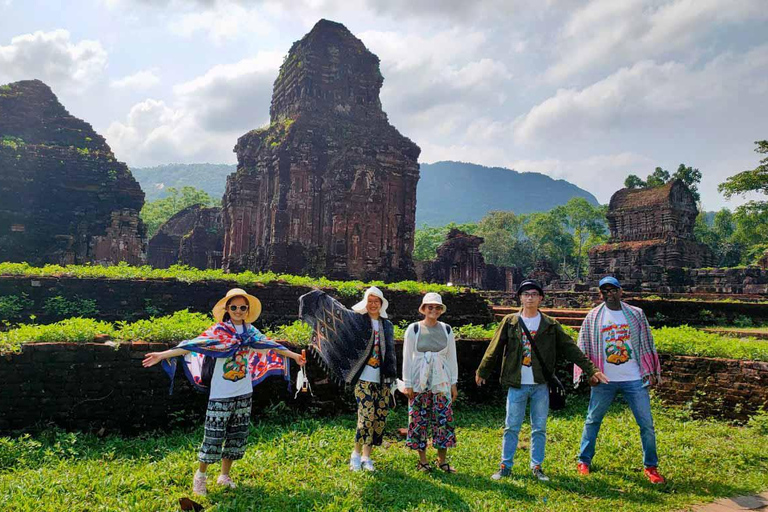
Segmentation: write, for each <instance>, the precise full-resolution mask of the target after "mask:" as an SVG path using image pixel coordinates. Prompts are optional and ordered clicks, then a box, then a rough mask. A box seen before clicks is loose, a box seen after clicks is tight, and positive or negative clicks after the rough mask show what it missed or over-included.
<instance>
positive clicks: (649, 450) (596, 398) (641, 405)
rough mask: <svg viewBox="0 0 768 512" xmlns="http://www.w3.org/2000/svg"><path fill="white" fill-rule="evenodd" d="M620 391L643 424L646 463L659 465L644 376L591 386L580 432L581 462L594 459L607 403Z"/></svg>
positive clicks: (636, 418) (644, 462)
mask: <svg viewBox="0 0 768 512" xmlns="http://www.w3.org/2000/svg"><path fill="white" fill-rule="evenodd" d="M617 391H621V394H622V395H623V396H624V399H625V400H626V401H627V403H628V404H629V408H630V409H632V414H634V415H635V421H636V422H637V425H638V426H639V427H640V441H641V442H642V445H643V464H644V465H645V467H647V468H648V467H656V466H657V465H658V464H659V457H658V454H657V453H656V431H655V430H654V429H653V416H651V397H650V395H649V394H648V388H647V387H644V386H643V381H641V380H630V381H626V382H609V383H608V384H598V385H597V386H595V387H593V388H592V393H591V395H590V398H589V409H588V410H587V421H586V422H585V423H584V432H582V434H581V448H580V451H579V462H583V463H584V464H586V465H590V464H591V463H592V457H594V456H595V443H596V442H597V433H598V432H599V431H600V423H602V421H603V417H604V416H605V413H606V412H607V411H608V407H610V405H611V403H613V399H614V398H615V397H616V392H617Z"/></svg>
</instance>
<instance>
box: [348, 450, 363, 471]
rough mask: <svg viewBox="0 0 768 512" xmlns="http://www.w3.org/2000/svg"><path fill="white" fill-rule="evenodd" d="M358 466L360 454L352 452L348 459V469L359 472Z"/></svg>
mask: <svg viewBox="0 0 768 512" xmlns="http://www.w3.org/2000/svg"><path fill="white" fill-rule="evenodd" d="M360 465H361V461H360V454H359V453H357V452H355V451H353V452H352V455H350V457H349V469H351V470H352V471H360Z"/></svg>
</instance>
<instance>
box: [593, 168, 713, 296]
mask: <svg viewBox="0 0 768 512" xmlns="http://www.w3.org/2000/svg"><path fill="white" fill-rule="evenodd" d="M697 214H698V209H697V208H696V202H695V200H694V198H693V195H692V194H691V191H690V190H689V189H688V187H686V186H685V184H684V183H683V182H681V181H680V180H672V181H670V182H669V183H667V184H666V185H663V186H661V187H655V188H647V189H626V188H625V189H621V190H619V191H618V192H616V193H615V194H614V195H613V196H612V197H611V201H610V204H609V210H608V213H607V218H608V225H609V228H610V231H611V237H610V239H609V240H608V243H606V244H604V245H600V246H597V247H593V248H592V249H590V251H589V278H588V279H589V281H590V282H592V283H593V284H596V283H597V281H598V280H599V279H600V278H601V277H603V276H605V275H608V274H611V275H614V276H616V277H617V278H619V279H620V280H621V281H622V283H623V284H626V286H627V288H628V289H633V290H639V289H643V290H651V289H654V288H655V287H658V286H669V285H670V284H673V283H670V282H665V281H664V277H665V276H664V271H665V270H667V269H681V268H701V267H706V266H707V265H710V264H711V263H712V262H713V261H714V257H713V255H712V253H711V251H710V250H709V249H708V248H707V247H706V246H705V245H703V244H700V243H698V242H696V241H695V240H694V236H693V225H694V222H695V220H696V215H697Z"/></svg>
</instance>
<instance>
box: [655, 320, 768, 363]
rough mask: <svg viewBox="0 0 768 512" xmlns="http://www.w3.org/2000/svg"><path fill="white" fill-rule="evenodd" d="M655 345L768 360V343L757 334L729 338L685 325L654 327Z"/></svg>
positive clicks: (682, 351) (706, 354)
mask: <svg viewBox="0 0 768 512" xmlns="http://www.w3.org/2000/svg"><path fill="white" fill-rule="evenodd" d="M653 334H654V339H655V341H656V348H657V349H658V350H659V351H660V352H667V353H670V354H679V355H690V356H703V357H724V358H728V359H743V360H752V361H768V343H766V342H765V341H760V340H756V339H755V338H729V337H727V336H722V335H719V334H715V333H709V332H705V331H700V330H698V329H694V328H693V327H689V326H687V325H683V326H681V327H662V328H660V329H654V331H653Z"/></svg>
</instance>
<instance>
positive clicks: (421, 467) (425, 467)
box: [416, 462, 432, 473]
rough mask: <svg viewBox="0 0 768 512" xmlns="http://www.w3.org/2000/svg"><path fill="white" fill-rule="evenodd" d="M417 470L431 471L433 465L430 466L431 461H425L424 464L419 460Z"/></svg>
mask: <svg viewBox="0 0 768 512" xmlns="http://www.w3.org/2000/svg"><path fill="white" fill-rule="evenodd" d="M416 471H421V472H422V473H431V472H432V466H430V464H429V462H425V463H424V464H422V463H421V462H417V463H416Z"/></svg>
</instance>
